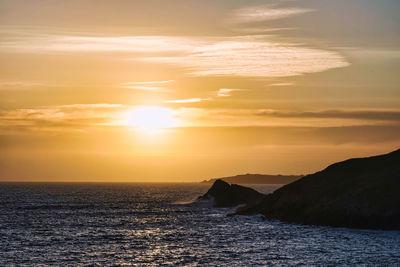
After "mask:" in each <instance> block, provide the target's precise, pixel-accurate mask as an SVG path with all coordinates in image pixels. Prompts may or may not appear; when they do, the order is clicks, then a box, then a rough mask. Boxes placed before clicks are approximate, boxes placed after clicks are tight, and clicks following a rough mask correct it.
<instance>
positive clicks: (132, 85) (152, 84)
mask: <svg viewBox="0 0 400 267" xmlns="http://www.w3.org/2000/svg"><path fill="white" fill-rule="evenodd" d="M173 82H175V81H174V80H166V81H147V82H126V83H122V84H121V87H122V88H128V89H135V90H144V91H160V90H161V91H162V90H165V89H166V88H165V86H166V85H168V84H170V83H173Z"/></svg>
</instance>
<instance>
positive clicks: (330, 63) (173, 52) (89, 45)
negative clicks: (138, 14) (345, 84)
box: [0, 35, 349, 90]
mask: <svg viewBox="0 0 400 267" xmlns="http://www.w3.org/2000/svg"><path fill="white" fill-rule="evenodd" d="M17 37H18V38H16V37H15V38H12V37H9V36H8V37H6V38H3V39H5V40H4V41H2V42H1V44H0V50H3V51H7V52H13V51H14V52H26V53H27V52H29V53H41V52H70V53H75V52H112V53H117V52H123V54H121V55H119V56H120V57H121V59H132V60H134V61H138V60H142V61H147V62H155V63H166V64H173V65H178V66H183V67H185V68H186V71H187V72H188V73H189V74H190V75H193V76H250V77H285V76H294V75H302V74H306V73H314V72H322V71H326V70H329V69H333V68H341V67H346V66H349V63H348V62H347V60H346V58H345V57H344V56H342V55H340V54H339V53H337V52H334V51H332V50H324V49H317V48H312V47H305V46H304V44H296V43H282V42H278V41H277V40H276V39H274V37H271V36H266V35H258V36H236V37H172V36H128V37H126V36H122V37H104V36H102V37H93V36H67V35H65V36H59V35H45V36H43V35H38V36H34V37H32V36H31V35H29V36H24V37H21V36H17ZM127 53H128V54H127ZM150 85H152V86H150ZM123 86H125V87H126V88H131V89H138V90H157V89H159V87H161V86H160V84H158V85H156V84H143V83H142V84H138V83H134V84H132V83H131V84H130V83H126V84H123Z"/></svg>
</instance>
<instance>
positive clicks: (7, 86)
mask: <svg viewBox="0 0 400 267" xmlns="http://www.w3.org/2000/svg"><path fill="white" fill-rule="evenodd" d="M40 86H46V84H44V83H39V82H27V81H0V90H26V89H31V88H36V87H40Z"/></svg>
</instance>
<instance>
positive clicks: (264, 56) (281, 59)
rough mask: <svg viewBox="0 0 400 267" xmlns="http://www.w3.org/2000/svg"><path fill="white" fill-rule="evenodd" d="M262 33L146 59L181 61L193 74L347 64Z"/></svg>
mask: <svg viewBox="0 0 400 267" xmlns="http://www.w3.org/2000/svg"><path fill="white" fill-rule="evenodd" d="M267 38H268V37H266V36H242V37H235V38H224V39H223V40H220V41H216V42H214V43H213V44H209V45H204V46H199V47H197V48H195V49H194V50H193V51H192V53H190V54H187V55H184V56H176V57H153V58H148V59H147V60H151V61H155V62H165V63H170V64H180V65H184V66H186V67H187V68H188V69H189V72H190V74H191V75H194V76H248V77H287V76H296V75H302V74H306V73H315V72H322V71H326V70H329V69H333V68H342V67H346V66H349V65H350V64H349V63H348V62H347V60H346V59H345V58H344V57H343V56H342V55H340V54H338V53H336V52H333V51H328V50H322V49H316V48H308V47H304V46H302V45H297V44H290V43H278V42H275V41H273V40H269V39H267Z"/></svg>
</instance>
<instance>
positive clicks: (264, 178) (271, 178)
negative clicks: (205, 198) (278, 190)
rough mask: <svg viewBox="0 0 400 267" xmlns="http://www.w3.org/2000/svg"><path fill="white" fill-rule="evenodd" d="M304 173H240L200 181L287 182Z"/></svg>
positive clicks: (233, 182)
mask: <svg viewBox="0 0 400 267" xmlns="http://www.w3.org/2000/svg"><path fill="white" fill-rule="evenodd" d="M303 176H304V175H280V174H278V175H269V174H250V173H248V174H240V175H236V176H229V177H222V178H214V179H209V180H204V181H202V183H208V184H212V183H214V182H215V181H216V180H223V181H225V182H227V183H229V184H288V183H291V182H294V181H296V180H298V179H300V178H301V177H303Z"/></svg>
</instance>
